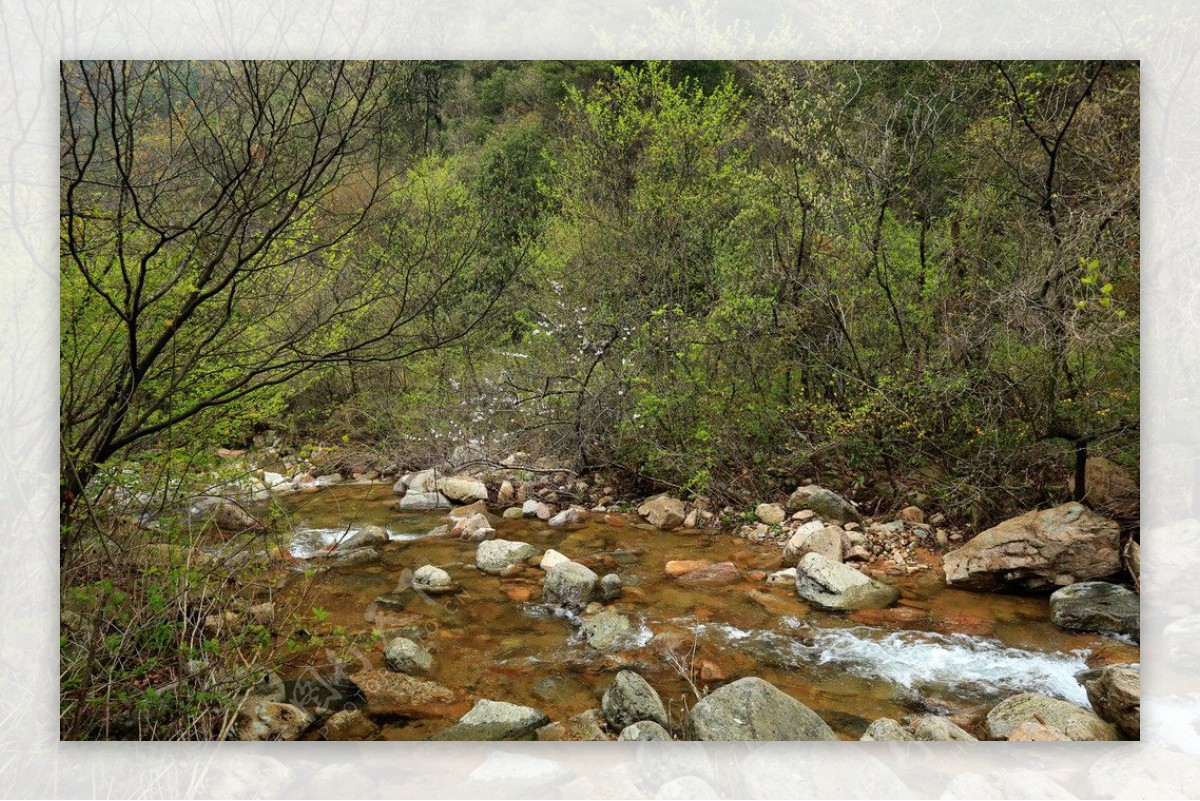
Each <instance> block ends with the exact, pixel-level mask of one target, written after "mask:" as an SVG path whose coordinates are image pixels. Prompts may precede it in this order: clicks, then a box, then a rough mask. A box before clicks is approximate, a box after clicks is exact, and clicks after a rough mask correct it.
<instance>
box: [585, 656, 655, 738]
mask: <svg viewBox="0 0 1200 801" xmlns="http://www.w3.org/2000/svg"><path fill="white" fill-rule="evenodd" d="M600 708H601V709H603V710H604V718H605V719H606V720H607V721H608V725H609V726H611V727H612V728H613V729H615V730H618V731H619V730H622V729H624V728H625V727H626V726H629V725H631V724H634V723H637V722H639V721H647V720H649V721H653V722H655V723H657V724H659V725H660V726H666V725H667V709H666V707H665V706H663V702H662V699H661V698H659V697H658V693H657V692H655V690H654V688H653V687H651V686H650V683H649V682H647V681H646V680H645V679H644V678H642V677H641V676H639V675H638V674H637V673H634V672H633V671H632V670H622V671H621V672H620V673H618V674H617V675H616V677H615V678H614V679H613V681H612V684H610V685H608V689H607V690H605V691H604V698H603V699H602V701H601V704H600ZM668 739H669V738H668Z"/></svg>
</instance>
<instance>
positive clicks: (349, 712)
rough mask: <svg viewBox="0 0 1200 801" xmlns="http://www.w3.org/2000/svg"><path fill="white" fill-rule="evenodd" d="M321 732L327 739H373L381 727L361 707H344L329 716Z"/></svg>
mask: <svg viewBox="0 0 1200 801" xmlns="http://www.w3.org/2000/svg"><path fill="white" fill-rule="evenodd" d="M321 732H322V734H324V736H325V739H326V740H371V739H374V738H375V737H376V736H378V734H379V727H378V726H376V725H375V723H374V722H372V720H371V719H370V718H368V717H367V716H366V715H364V714H363V712H362V710H361V709H343V710H342V711H340V712H335V713H333V714H332V715H330V716H329V720H327V721H325V725H324V726H322V727H321Z"/></svg>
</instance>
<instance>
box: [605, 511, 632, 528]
mask: <svg viewBox="0 0 1200 801" xmlns="http://www.w3.org/2000/svg"><path fill="white" fill-rule="evenodd" d="M604 522H605V523H607V524H608V525H610V526H612V527H613V528H624V527H625V526H627V525H629V518H627V517H625V515H619V514H607V515H605V516H604Z"/></svg>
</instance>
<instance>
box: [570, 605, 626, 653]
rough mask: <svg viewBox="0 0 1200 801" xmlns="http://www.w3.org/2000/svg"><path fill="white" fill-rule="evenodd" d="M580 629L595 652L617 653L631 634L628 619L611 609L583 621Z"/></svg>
mask: <svg viewBox="0 0 1200 801" xmlns="http://www.w3.org/2000/svg"><path fill="white" fill-rule="evenodd" d="M580 628H581V630H582V631H583V636H584V638H585V639H586V640H587V643H588V645H590V646H592V647H593V648H595V649H596V650H597V651H618V650H620V649H621V647H622V646H623V645H624V644H625V643H626V642H627V641H628V640H629V639H630V637H631V636H632V634H633V624H631V623H630V622H629V618H627V617H625V616H624V615H622V614H619V613H617V612H614V611H613V610H611V609H604V610H602V611H600V612H597V613H596V614H594V615H592V616H591V617H589V618H587V619H585V620H584V621H583V624H582V626H581V627H580Z"/></svg>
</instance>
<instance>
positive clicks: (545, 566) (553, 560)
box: [538, 548, 571, 570]
mask: <svg viewBox="0 0 1200 801" xmlns="http://www.w3.org/2000/svg"><path fill="white" fill-rule="evenodd" d="M570 561H571V558H570V557H569V556H566V555H564V554H561V553H559V552H558V551H556V550H554V549H553V548H549V549H548V550H547V551H546V552H545V553H544V554H542V561H541V562H540V563H539V564H538V566H539V567H541V568H542V570H549V569H550V568H552V567H554V566H555V565H561V564H565V563H567V562H570Z"/></svg>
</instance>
